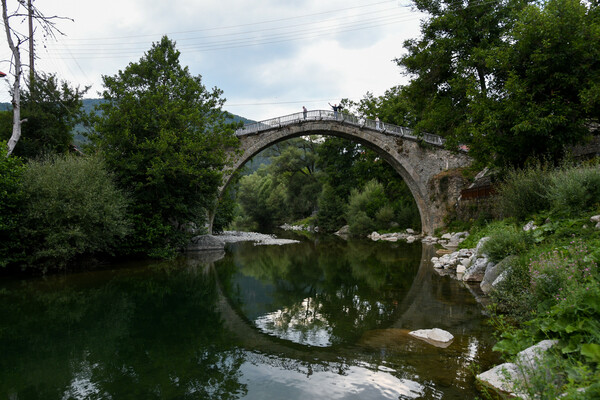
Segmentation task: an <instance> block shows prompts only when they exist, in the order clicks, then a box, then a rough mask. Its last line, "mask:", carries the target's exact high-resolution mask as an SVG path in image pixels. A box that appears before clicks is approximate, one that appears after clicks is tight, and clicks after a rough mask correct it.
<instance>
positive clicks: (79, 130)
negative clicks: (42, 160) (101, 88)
mask: <svg viewBox="0 0 600 400" xmlns="http://www.w3.org/2000/svg"><path fill="white" fill-rule="evenodd" d="M103 102H104V100H103V99H83V111H85V112H86V113H92V112H94V110H95V108H96V106H98V105H99V104H102V103H103ZM11 109H12V105H11V104H10V103H0V111H9V110H11ZM230 114H231V118H229V119H227V122H242V123H244V124H249V123H252V122H255V121H252V120H250V119H248V118H244V117H242V116H239V115H236V114H232V113H230ZM84 132H85V129H84V127H83V126H82V125H77V126H75V129H74V131H73V142H74V143H75V144H76V145H78V144H81V143H85V141H86V138H85V137H84V136H83V133H84Z"/></svg>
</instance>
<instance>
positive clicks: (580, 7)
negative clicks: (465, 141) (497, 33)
mask: <svg viewBox="0 0 600 400" xmlns="http://www.w3.org/2000/svg"><path fill="white" fill-rule="evenodd" d="M597 7H598V4H597V3H595V2H591V3H587V2H583V1H580V0H549V1H545V2H541V3H532V4H530V5H529V6H527V7H525V8H524V9H523V10H522V11H521V12H520V13H518V14H516V23H515V24H514V27H513V28H512V29H511V31H510V32H509V35H508V38H507V41H506V43H508V44H510V45H509V46H501V47H499V48H498V49H497V57H496V59H495V60H494V62H496V63H497V65H498V66H499V69H500V75H501V76H503V77H504V79H503V82H502V85H501V86H499V88H498V94H497V96H496V98H494V101H493V103H492V104H483V103H481V104H479V105H477V106H475V108H478V107H479V109H478V110H477V113H478V115H479V117H478V118H477V119H478V121H479V122H478V123H477V124H475V128H474V129H473V131H472V132H471V133H472V134H473V135H474V136H476V137H477V138H479V139H480V140H482V141H485V142H487V143H488V146H489V147H488V148H492V149H493V150H494V151H495V153H496V159H495V163H496V164H497V165H500V166H502V165H505V164H509V165H523V164H524V163H525V161H526V160H527V159H528V158H531V157H539V156H544V155H545V156H547V157H549V158H550V159H552V160H560V159H561V157H562V156H563V154H564V150H565V146H566V145H571V144H574V143H578V142H580V141H581V140H582V139H583V138H584V137H586V136H587V135H589V132H590V126H589V121H590V120H596V121H597V120H598V117H599V114H598V112H599V111H598V107H597V105H598V103H597V101H598V98H597V97H594V96H592V97H590V96H588V95H589V93H590V90H594V89H593V88H597V86H598V82H600V65H599V64H598V57H599V55H600V29H599V26H600V25H599V23H600V20H599V19H598V17H597ZM490 62H492V59H490Z"/></svg>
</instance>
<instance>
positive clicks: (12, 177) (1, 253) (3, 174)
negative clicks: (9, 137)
mask: <svg viewBox="0 0 600 400" xmlns="http://www.w3.org/2000/svg"><path fill="white" fill-rule="evenodd" d="M22 174H23V166H22V164H21V161H20V159H18V158H16V157H6V146H0V267H4V266H6V265H7V264H8V263H10V262H11V261H14V260H15V259H18V258H19V255H18V253H19V252H20V246H19V240H18V237H16V235H15V231H16V230H17V229H18V227H19V225H20V224H21V223H20V219H21V208H22V192H21V180H22Z"/></svg>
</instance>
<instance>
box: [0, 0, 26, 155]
mask: <svg viewBox="0 0 600 400" xmlns="http://www.w3.org/2000/svg"><path fill="white" fill-rule="evenodd" d="M2 19H3V21H4V30H5V31H6V39H7V41H8V47H10V51H12V54H13V57H14V68H15V70H14V71H15V72H14V73H13V76H14V77H15V82H14V83H13V95H12V106H13V131H12V135H11V136H10V139H9V140H8V152H7V157H8V156H10V154H11V153H12V152H13V150H14V149H15V146H16V145H17V142H18V141H19V138H20V137H21V122H22V121H21V86H20V83H21V55H20V53H19V44H20V43H17V45H15V43H14V41H13V38H12V35H11V34H10V26H9V24H8V12H7V9H6V0H2Z"/></svg>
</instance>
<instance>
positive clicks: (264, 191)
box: [237, 168, 286, 229]
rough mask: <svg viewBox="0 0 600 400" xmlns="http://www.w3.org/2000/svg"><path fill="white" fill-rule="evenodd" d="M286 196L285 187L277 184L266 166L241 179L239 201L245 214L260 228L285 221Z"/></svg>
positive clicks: (266, 227)
mask: <svg viewBox="0 0 600 400" xmlns="http://www.w3.org/2000/svg"><path fill="white" fill-rule="evenodd" d="M285 197H286V196H285V187H284V186H283V185H277V183H276V182H275V180H274V177H273V176H272V175H269V174H267V172H266V169H265V168H261V169H259V170H258V171H257V172H255V173H253V174H252V175H247V176H243V177H242V178H241V179H240V186H239V190H238V194H237V199H238V202H239V203H240V205H241V207H242V209H243V210H244V214H245V215H246V216H248V217H250V218H251V219H252V220H253V221H254V222H256V223H257V224H258V226H259V228H260V229H268V228H271V227H272V226H274V225H276V224H278V223H281V222H283V220H282V218H283V214H284V212H285Z"/></svg>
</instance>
